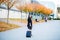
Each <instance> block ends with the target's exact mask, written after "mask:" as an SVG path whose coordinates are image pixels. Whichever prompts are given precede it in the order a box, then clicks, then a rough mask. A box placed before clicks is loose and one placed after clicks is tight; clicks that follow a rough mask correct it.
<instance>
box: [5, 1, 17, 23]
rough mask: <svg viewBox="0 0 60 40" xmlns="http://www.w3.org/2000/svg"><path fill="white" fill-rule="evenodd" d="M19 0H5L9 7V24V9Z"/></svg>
mask: <svg viewBox="0 0 60 40" xmlns="http://www.w3.org/2000/svg"><path fill="white" fill-rule="evenodd" d="M16 2H17V0H5V4H6V6H7V9H8V15H7V24H8V22H9V21H8V19H9V10H10V9H11V8H12V7H13V6H14V4H15V3H16Z"/></svg>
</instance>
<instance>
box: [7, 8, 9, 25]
mask: <svg viewBox="0 0 60 40" xmlns="http://www.w3.org/2000/svg"><path fill="white" fill-rule="evenodd" d="M8 23H9V8H8V14H7V24H8Z"/></svg>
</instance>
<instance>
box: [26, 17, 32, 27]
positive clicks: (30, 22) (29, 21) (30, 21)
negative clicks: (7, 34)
mask: <svg viewBox="0 0 60 40" xmlns="http://www.w3.org/2000/svg"><path fill="white" fill-rule="evenodd" d="M27 21H28V26H30V25H31V27H32V19H31V18H30V17H28V20H27Z"/></svg>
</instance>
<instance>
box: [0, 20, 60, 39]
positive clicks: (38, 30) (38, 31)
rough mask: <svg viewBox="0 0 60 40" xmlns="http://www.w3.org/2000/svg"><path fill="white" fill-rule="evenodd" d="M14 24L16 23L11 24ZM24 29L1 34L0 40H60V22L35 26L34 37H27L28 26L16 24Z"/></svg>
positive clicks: (54, 21) (53, 21) (52, 21)
mask: <svg viewBox="0 0 60 40" xmlns="http://www.w3.org/2000/svg"><path fill="white" fill-rule="evenodd" d="M10 23H14V22H10ZM14 24H17V25H20V26H22V27H20V28H17V29H12V30H8V31H5V32H0V40H60V20H51V21H48V22H43V23H37V24H33V28H32V30H31V31H32V37H31V38H27V37H26V31H28V29H27V27H26V24H23V23H19V22H18V23H16V22H15V23H14Z"/></svg>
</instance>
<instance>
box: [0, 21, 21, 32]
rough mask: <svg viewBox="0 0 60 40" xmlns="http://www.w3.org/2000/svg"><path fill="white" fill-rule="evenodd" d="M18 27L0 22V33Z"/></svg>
mask: <svg viewBox="0 0 60 40" xmlns="http://www.w3.org/2000/svg"><path fill="white" fill-rule="evenodd" d="M19 27H20V26H18V25H15V24H7V23H5V22H0V32H2V31H6V30H10V29H14V28H19Z"/></svg>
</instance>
